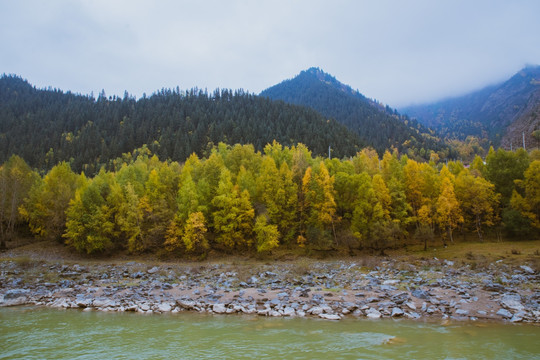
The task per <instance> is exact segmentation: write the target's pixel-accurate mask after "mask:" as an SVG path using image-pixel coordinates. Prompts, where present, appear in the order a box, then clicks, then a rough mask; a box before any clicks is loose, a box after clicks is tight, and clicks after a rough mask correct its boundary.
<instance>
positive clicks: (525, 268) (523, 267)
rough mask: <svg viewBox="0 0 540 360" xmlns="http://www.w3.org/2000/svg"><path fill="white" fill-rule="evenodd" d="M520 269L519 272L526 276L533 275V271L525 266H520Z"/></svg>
mask: <svg viewBox="0 0 540 360" xmlns="http://www.w3.org/2000/svg"><path fill="white" fill-rule="evenodd" d="M520 268H521V270H523V271H525V272H526V273H527V274H531V275H532V274H534V270H533V269H532V268H530V267H529V266H527V265H521V266H520Z"/></svg>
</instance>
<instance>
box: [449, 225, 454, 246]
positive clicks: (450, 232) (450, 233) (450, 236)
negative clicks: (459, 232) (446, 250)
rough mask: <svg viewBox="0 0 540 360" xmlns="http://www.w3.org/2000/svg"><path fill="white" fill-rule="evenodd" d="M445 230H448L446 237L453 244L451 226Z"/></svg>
mask: <svg viewBox="0 0 540 360" xmlns="http://www.w3.org/2000/svg"><path fill="white" fill-rule="evenodd" d="M447 232H448V238H449V239H450V242H451V243H452V244H453V243H454V237H453V236H452V228H451V227H450V226H449V227H448V228H447Z"/></svg>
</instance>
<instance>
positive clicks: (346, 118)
mask: <svg viewBox="0 0 540 360" xmlns="http://www.w3.org/2000/svg"><path fill="white" fill-rule="evenodd" d="M261 96H265V97H269V98H271V99H274V100H283V101H286V102H288V103H292V104H298V105H304V106H308V107H310V108H313V109H315V110H317V111H319V112H320V113H321V114H323V115H324V116H326V117H329V118H334V119H336V120H337V121H339V122H340V123H342V124H344V125H345V126H347V127H348V128H349V129H351V130H352V131H354V132H355V133H357V134H358V135H359V136H360V138H361V139H362V140H363V141H364V142H365V143H366V144H368V145H370V146H372V147H374V148H375V149H376V150H377V151H379V152H383V151H384V150H385V149H389V148H390V147H392V146H393V147H396V148H397V149H399V150H400V151H405V152H406V151H407V150H408V149H413V150H414V151H415V152H417V153H421V152H422V151H421V149H424V150H423V153H424V154H422V155H425V154H426V153H428V151H427V150H436V151H438V150H441V149H443V148H445V146H444V145H443V144H442V143H441V142H440V141H439V140H438V139H437V138H435V135H434V133H432V132H429V130H428V129H426V128H424V127H423V126H421V125H419V124H418V123H416V122H415V121H410V120H409V119H408V118H407V117H404V116H401V115H399V114H398V113H397V112H396V111H395V110H393V109H391V108H390V107H388V106H386V107H384V106H382V105H380V104H379V103H376V102H374V101H373V100H370V99H368V98H366V97H365V96H364V95H362V94H361V93H359V92H358V91H355V90H353V89H351V87H349V86H347V85H344V84H342V83H341V82H339V81H338V80H336V79H335V78H334V77H333V76H331V75H329V74H326V73H324V72H323V71H322V70H320V69H318V68H310V69H308V70H305V71H302V72H301V73H300V74H299V75H298V76H296V77H295V78H293V79H290V80H285V81H283V82H281V83H280V84H278V85H275V86H272V87H270V88H268V89H266V90H264V91H263V92H262V93H261Z"/></svg>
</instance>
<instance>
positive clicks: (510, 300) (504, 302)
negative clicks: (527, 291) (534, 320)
mask: <svg viewBox="0 0 540 360" xmlns="http://www.w3.org/2000/svg"><path fill="white" fill-rule="evenodd" d="M501 306H502V307H504V308H506V309H511V310H516V311H521V310H523V309H525V307H524V306H523V304H522V303H521V297H520V296H519V295H513V294H506V295H504V296H503V297H502V299H501Z"/></svg>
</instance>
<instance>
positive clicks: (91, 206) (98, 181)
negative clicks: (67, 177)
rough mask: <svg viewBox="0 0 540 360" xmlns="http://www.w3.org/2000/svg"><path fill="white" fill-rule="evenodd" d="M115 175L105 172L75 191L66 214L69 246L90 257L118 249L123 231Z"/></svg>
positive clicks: (66, 235)
mask: <svg viewBox="0 0 540 360" xmlns="http://www.w3.org/2000/svg"><path fill="white" fill-rule="evenodd" d="M114 182H115V179H114V175H113V174H111V173H107V172H105V171H104V170H101V171H100V172H99V174H98V175H97V176H96V177H94V178H93V179H92V180H89V181H87V182H86V183H83V184H82V186H81V187H80V188H79V189H77V191H76V192H75V197H74V198H73V199H72V200H71V201H70V203H69V207H68V209H67V211H66V232H65V234H64V235H63V236H64V237H65V238H66V244H67V245H69V246H72V247H74V248H75V249H76V250H77V251H79V252H86V253H88V254H91V253H95V252H104V251H107V250H110V249H112V248H113V247H114V243H115V240H116V239H117V236H118V233H119V229H118V228H117V226H116V222H115V210H116V209H115V208H114V201H113V199H112V196H114V195H116V194H115V193H114V192H112V191H111V190H112V188H113V185H114Z"/></svg>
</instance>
